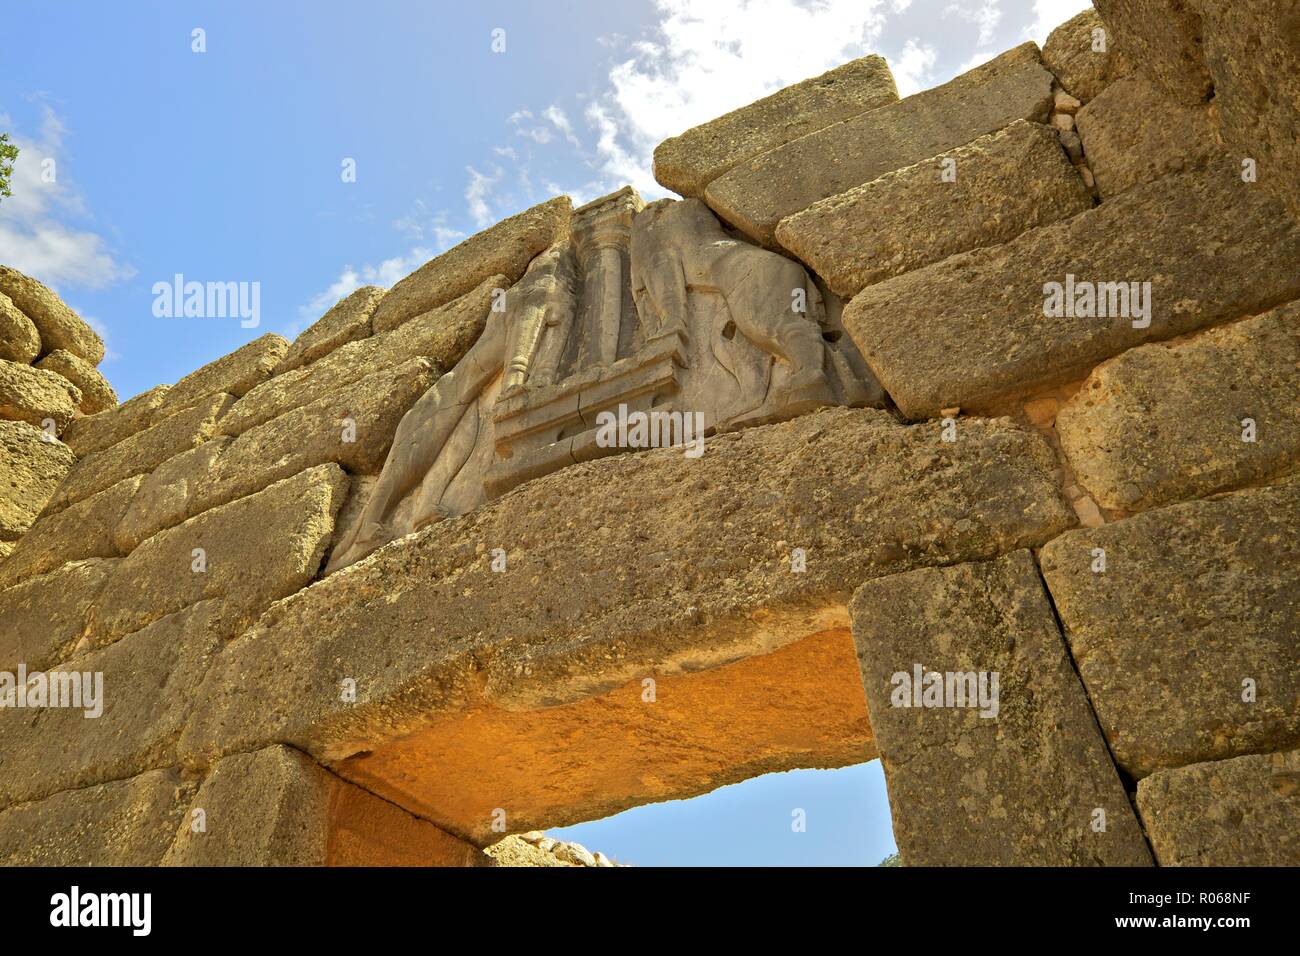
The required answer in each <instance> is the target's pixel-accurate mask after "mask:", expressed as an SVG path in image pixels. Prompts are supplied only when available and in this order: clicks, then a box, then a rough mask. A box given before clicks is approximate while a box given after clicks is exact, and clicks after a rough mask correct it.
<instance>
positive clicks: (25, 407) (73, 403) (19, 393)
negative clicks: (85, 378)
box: [0, 361, 81, 433]
mask: <svg viewBox="0 0 1300 956" xmlns="http://www.w3.org/2000/svg"><path fill="white" fill-rule="evenodd" d="M80 403H81V389H79V388H77V386H75V385H73V384H72V383H71V382H69V381H68V380H67V379H65V378H64V377H63V376H61V375H55V374H54V373H53V372H47V371H45V370H44V369H39V368H33V367H32V366H30V365H22V364H19V363H18V362H5V361H0V419H3V418H7V419H9V420H11V421H16V422H27V423H28V424H29V425H35V426H36V427H37V428H44V427H45V425H46V423H47V422H53V423H54V427H55V430H56V431H57V432H59V433H62V432H63V429H64V428H65V427H67V424H68V422H69V421H71V420H72V416H73V415H74V414H76V411H77V406H78V405H79V404H80Z"/></svg>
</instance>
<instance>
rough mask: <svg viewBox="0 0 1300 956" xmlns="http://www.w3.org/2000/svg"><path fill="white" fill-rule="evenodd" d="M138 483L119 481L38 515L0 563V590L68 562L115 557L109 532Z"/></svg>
mask: <svg viewBox="0 0 1300 956" xmlns="http://www.w3.org/2000/svg"><path fill="white" fill-rule="evenodd" d="M140 481H141V479H140V477H139V476H136V477H134V478H128V479H126V480H125V481H119V482H118V483H117V484H116V485H114V486H113V487H112V488H109V489H107V490H105V491H101V492H100V493H99V494H97V495H91V496H90V497H89V498H87V499H86V500H85V501H78V502H77V503H76V504H75V505H71V506H70V507H67V508H64V509H63V510H62V511H60V512H58V513H57V514H47V515H42V516H41V517H40V519H38V520H37V522H36V523H35V524H33V525H32V527H31V530H30V531H28V532H27V533H26V534H25V535H23V536H22V537H21V538H19V539H18V546H17V547H16V548H14V552H13V554H11V555H9V557H8V558H7V559H6V560H5V562H4V564H0V589H2V588H7V587H10V586H12V585H14V584H17V583H18V582H19V581H22V580H25V579H27V578H30V577H32V576H34V575H37V574H45V573H47V572H49V571H53V570H54V569H55V568H57V567H59V566H60V565H62V564H66V563H67V562H69V561H80V560H81V559H82V558H115V557H117V556H118V555H119V554H120V553H121V552H120V551H118V549H117V545H116V544H115V543H114V542H113V529H115V528H116V527H117V523H118V522H119V521H121V520H122V515H123V514H124V513H125V512H126V508H127V505H129V504H130V503H131V498H132V496H133V495H134V494H135V492H136V489H138V488H139V487H140Z"/></svg>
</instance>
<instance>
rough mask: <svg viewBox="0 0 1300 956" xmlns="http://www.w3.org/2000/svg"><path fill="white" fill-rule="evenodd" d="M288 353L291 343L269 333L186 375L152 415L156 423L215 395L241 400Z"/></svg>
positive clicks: (262, 380) (265, 377)
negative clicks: (230, 396) (231, 396)
mask: <svg viewBox="0 0 1300 956" xmlns="http://www.w3.org/2000/svg"><path fill="white" fill-rule="evenodd" d="M287 351H289V343H288V342H287V341H286V340H285V339H283V338H281V337H280V336H278V335H276V334H275V333H274V332H268V333H267V334H266V335H263V336H262V337H261V338H257V339H254V340H253V341H251V342H249V343H248V344H247V345H244V346H241V347H240V348H238V349H236V350H235V351H233V352H231V353H230V354H229V355H223V356H222V357H221V358H219V359H217V360H216V361H215V362H209V363H208V364H207V365H205V366H203V367H202V368H200V369H198V370H197V371H194V372H191V373H190V374H189V375H186V376H185V377H184V378H183V379H181V380H180V381H179V382H177V383H176V384H175V385H173V386H172V387H171V388H170V389H169V390H168V391H167V393H166V394H165V395H163V397H162V400H161V401H160V402H159V404H158V408H157V410H156V411H155V412H154V414H153V419H152V420H153V422H154V423H157V422H159V421H161V420H162V419H165V418H167V417H168V416H170V415H175V414H176V413H177V412H181V411H184V410H185V409H187V408H190V407H191V406H193V405H196V404H199V403H200V402H203V403H207V402H211V401H212V399H213V396H215V395H219V394H223V393H224V394H226V395H233V396H235V397H236V398H239V397H240V396H241V395H244V394H246V393H247V392H249V391H251V390H252V389H254V388H256V387H257V386H258V385H260V384H261V383H262V382H265V381H266V380H267V379H268V378H270V377H271V372H272V371H273V370H274V369H275V367H276V366H277V365H279V364H280V360H281V359H282V358H284V355H285V353H286V352H287Z"/></svg>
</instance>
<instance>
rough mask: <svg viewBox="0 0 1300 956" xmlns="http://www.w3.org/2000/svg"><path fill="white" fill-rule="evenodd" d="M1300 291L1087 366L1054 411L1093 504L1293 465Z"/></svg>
mask: <svg viewBox="0 0 1300 956" xmlns="http://www.w3.org/2000/svg"><path fill="white" fill-rule="evenodd" d="M1297 369H1300V303H1297V302H1293V303H1291V304H1290V305H1285V306H1282V307H1281V308H1278V309H1274V310H1273V311H1272V312H1268V313H1266V314H1264V315H1261V316H1257V317H1255V318H1253V319H1247V320H1245V321H1244V322H1235V323H1233V324H1231V325H1228V326H1225V327H1223V328H1217V329H1210V330H1208V331H1207V332H1205V333H1203V334H1202V335H1199V336H1197V337H1196V338H1195V339H1193V340H1192V341H1190V342H1184V343H1179V344H1176V345H1160V344H1153V345H1144V346H1142V347H1140V348H1136V349H1132V350H1130V351H1128V352H1125V353H1124V354H1123V355H1120V356H1118V357H1116V358H1113V359H1111V360H1110V361H1108V362H1103V363H1102V364H1101V365H1099V366H1097V368H1096V369H1094V370H1093V373H1092V374H1091V375H1090V376H1089V377H1088V380H1087V381H1086V382H1085V383H1084V385H1083V388H1081V389H1080V390H1079V391H1078V392H1077V393H1076V394H1075V395H1074V397H1073V398H1072V399H1071V400H1070V401H1068V402H1066V404H1065V406H1064V407H1063V408H1062V409H1061V410H1060V412H1059V413H1058V414H1057V416H1056V430H1057V433H1058V434H1059V435H1060V437H1061V447H1062V448H1063V449H1064V450H1065V454H1066V456H1067V457H1068V458H1069V460H1070V464H1071V466H1072V467H1073V469H1074V473H1075V476H1076V477H1077V478H1078V479H1079V482H1080V483H1081V484H1082V485H1083V486H1084V487H1085V488H1086V489H1087V490H1088V491H1089V492H1090V493H1091V494H1092V496H1093V498H1094V499H1095V500H1096V501H1097V503H1098V504H1100V505H1102V506H1103V507H1106V508H1113V509H1117V510H1123V511H1139V510H1143V509H1146V508H1151V507H1154V506H1155V505H1160V504H1165V503H1168V502H1171V501H1178V500H1181V499H1186V498H1198V497H1201V496H1203V495H1207V494H1211V493H1213V492H1216V491H1224V490H1227V489H1230V488H1234V487H1238V486H1240V485H1244V484H1248V483H1250V482H1254V481H1258V480H1260V479H1264V478H1268V477H1271V476H1273V475H1278V474H1284V473H1286V472H1288V471H1291V470H1293V469H1295V468H1296V466H1297V465H1300V377H1298V376H1297V374H1296V370H1297Z"/></svg>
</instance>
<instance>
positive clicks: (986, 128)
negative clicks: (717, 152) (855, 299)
mask: <svg viewBox="0 0 1300 956" xmlns="http://www.w3.org/2000/svg"><path fill="white" fill-rule="evenodd" d="M1051 105H1052V75H1051V74H1050V73H1048V72H1047V70H1046V69H1044V68H1043V64H1042V61H1041V60H1040V58H1039V53H1038V47H1037V46H1036V45H1035V44H1033V43H1025V44H1023V45H1021V46H1018V47H1016V48H1015V49H1014V50H1009V51H1008V52H1006V53H1003V54H1002V55H1001V56H999V57H997V58H995V59H993V60H990V61H989V62H988V63H985V64H984V65H982V66H979V67H976V68H975V69H973V70H971V71H970V72H969V73H963V74H962V75H961V76H959V77H957V78H956V79H954V80H950V81H949V82H947V83H945V84H943V85H942V86H937V87H935V88H934V89H931V90H925V91H924V92H921V93H917V94H915V95H914V96H909V97H907V98H906V99H903V100H900V101H899V102H897V103H895V104H893V105H891V106H883V107H880V108H879V109H874V110H871V111H869V112H866V113H861V114H859V115H858V116H855V117H853V118H852V119H848V120H844V121H842V122H839V123H836V124H834V125H833V126H828V127H826V128H825V129H823V130H820V131H818V132H816V133H809V134H808V135H807V136H803V137H800V138H799V139H796V140H794V141H793V142H790V143H787V144H786V145H784V146H780V147H778V148H776V149H773V150H770V151H769V152H766V153H763V154H761V155H759V156H757V157H755V158H754V159H752V160H750V161H748V162H745V163H742V164H741V165H739V166H737V167H736V168H735V169H733V170H731V171H730V172H729V173H726V174H725V175H723V176H721V177H719V178H718V179H716V180H714V181H713V182H712V183H711V184H710V185H709V187H708V189H707V190H705V194H704V195H705V199H706V201H707V202H708V204H709V206H711V207H712V208H713V210H714V212H716V213H717V214H718V215H719V216H721V217H722V218H723V219H725V220H726V221H727V222H729V223H731V225H733V226H735V227H736V228H737V229H739V230H740V231H741V232H743V233H745V234H746V235H747V236H749V237H750V238H752V239H754V240H756V241H758V242H760V243H762V244H764V245H767V246H773V245H775V243H776V236H775V233H776V226H777V223H779V222H780V221H781V220H782V219H784V218H785V217H786V216H790V215H793V214H794V213H797V212H801V211H802V210H804V209H807V208H808V207H809V206H811V205H812V204H813V203H815V202H817V201H818V200H821V199H827V198H829V197H831V196H837V195H839V194H840V193H843V192H847V191H848V190H850V189H852V188H854V187H855V186H861V185H862V184H864V183H869V182H871V181H872V180H873V179H876V178H878V177H879V176H882V175H884V174H885V173H887V172H891V171H893V170H895V169H902V168H903V167H904V166H911V165H913V164H915V163H919V162H921V161H922V160H925V159H929V158H930V157H931V156H937V155H939V154H940V153H943V152H946V151H947V150H950V149H954V148H955V147H958V146H962V145H964V144H966V143H969V142H970V141H971V140H973V139H976V138H977V137H980V136H983V135H984V134H986V133H992V132H995V131H997V130H1000V129H1002V128H1003V127H1005V126H1009V125H1010V124H1011V123H1013V122H1015V121H1016V120H1018V119H1027V120H1034V121H1036V122H1039V123H1042V122H1046V120H1047V117H1048V113H1049V112H1050V110H1051Z"/></svg>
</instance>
